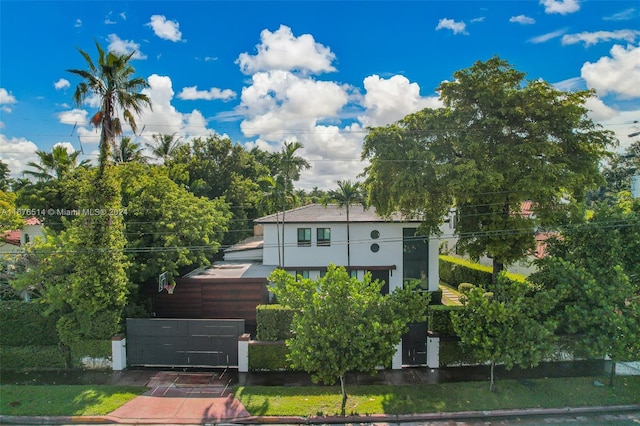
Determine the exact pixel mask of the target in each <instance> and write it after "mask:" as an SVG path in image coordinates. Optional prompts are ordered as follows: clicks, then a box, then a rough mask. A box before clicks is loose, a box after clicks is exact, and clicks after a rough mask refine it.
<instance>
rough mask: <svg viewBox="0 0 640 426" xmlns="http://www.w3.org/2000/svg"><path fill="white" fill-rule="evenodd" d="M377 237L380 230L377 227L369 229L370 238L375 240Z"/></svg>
mask: <svg viewBox="0 0 640 426" xmlns="http://www.w3.org/2000/svg"><path fill="white" fill-rule="evenodd" d="M378 237H380V231H378V230H377V229H374V230H373V231H371V238H373V239H374V240H375V239H377V238H378Z"/></svg>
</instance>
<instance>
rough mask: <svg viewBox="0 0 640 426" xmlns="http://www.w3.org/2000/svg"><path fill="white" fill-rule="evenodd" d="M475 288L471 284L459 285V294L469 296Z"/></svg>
mask: <svg viewBox="0 0 640 426" xmlns="http://www.w3.org/2000/svg"><path fill="white" fill-rule="evenodd" d="M473 287H475V286H474V285H473V284H471V283H460V284H459V285H458V293H460V294H469V292H470V291H471V289H472V288H473Z"/></svg>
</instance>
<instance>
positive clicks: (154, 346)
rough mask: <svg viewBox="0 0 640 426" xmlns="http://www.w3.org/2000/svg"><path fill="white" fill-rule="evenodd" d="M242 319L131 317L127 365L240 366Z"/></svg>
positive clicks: (128, 333)
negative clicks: (239, 348) (239, 340)
mask: <svg viewBox="0 0 640 426" xmlns="http://www.w3.org/2000/svg"><path fill="white" fill-rule="evenodd" d="M243 333H244V320H242V319H237V320H236V319H227V320H224V319H166V318H152V319H145V318H127V365H129V366H163V367H164V366H167V367H168V366H170V367H237V366H238V337H239V336H241V335H242V334H243Z"/></svg>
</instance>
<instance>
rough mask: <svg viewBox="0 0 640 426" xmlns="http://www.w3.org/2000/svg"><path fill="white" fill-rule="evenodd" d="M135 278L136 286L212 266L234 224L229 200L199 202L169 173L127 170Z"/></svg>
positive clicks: (143, 167)
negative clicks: (186, 269)
mask: <svg viewBox="0 0 640 426" xmlns="http://www.w3.org/2000/svg"><path fill="white" fill-rule="evenodd" d="M119 172H120V174H121V176H122V195H123V197H122V198H123V199H122V209H123V211H124V212H126V215H125V216H124V218H125V224H126V226H127V232H126V237H127V253H128V258H129V260H130V269H129V276H130V279H131V281H132V282H133V283H135V284H140V283H144V282H145V281H147V280H153V279H156V278H157V277H158V275H159V274H160V273H162V272H165V271H166V272H168V273H169V276H170V279H171V280H172V281H173V280H174V279H175V277H177V276H178V272H179V271H180V270H181V269H182V268H183V267H185V266H191V265H193V267H195V266H202V265H206V264H209V262H210V261H211V259H212V257H213V256H214V255H215V253H216V252H217V251H218V249H219V248H220V245H221V242H222V239H223V236H224V233H225V232H226V231H227V229H228V228H227V227H228V225H229V222H230V217H231V214H230V211H229V207H228V205H227V204H226V203H225V202H224V200H223V199H220V198H217V199H215V200H209V199H207V198H204V197H197V196H195V195H193V194H192V193H190V192H189V191H187V190H186V189H185V188H183V187H181V186H179V185H177V184H176V183H175V182H173V181H172V180H171V179H169V177H168V174H167V170H166V169H165V168H163V167H159V166H152V165H143V164H139V163H129V164H126V165H121V166H120V167H119Z"/></svg>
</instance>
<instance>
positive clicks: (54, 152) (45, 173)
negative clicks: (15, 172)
mask: <svg viewBox="0 0 640 426" xmlns="http://www.w3.org/2000/svg"><path fill="white" fill-rule="evenodd" d="M36 155H37V156H38V158H39V163H35V162H33V161H29V162H28V163H27V166H29V167H31V168H33V169H34V170H25V171H24V172H22V173H23V174H25V175H27V176H32V177H34V178H36V179H37V180H39V181H41V182H46V181H51V180H54V179H61V178H62V177H63V176H65V175H67V174H68V173H70V172H72V171H73V170H74V169H76V168H77V167H87V166H88V165H89V160H83V161H82V162H80V164H78V155H80V151H74V152H72V153H71V154H69V152H68V151H67V149H66V148H65V147H64V146H62V145H56V146H54V147H53V148H52V149H51V152H46V151H36Z"/></svg>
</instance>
